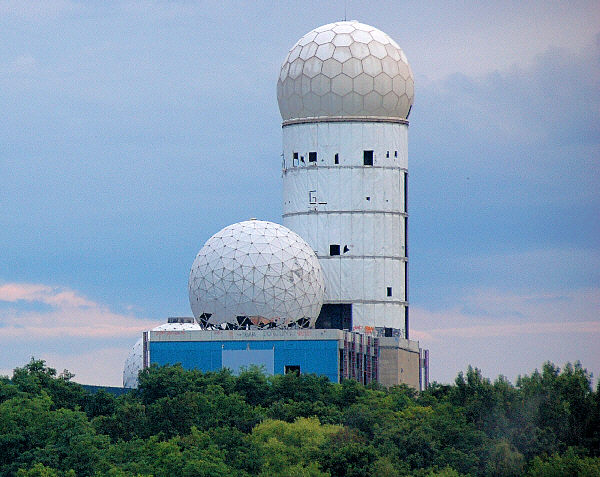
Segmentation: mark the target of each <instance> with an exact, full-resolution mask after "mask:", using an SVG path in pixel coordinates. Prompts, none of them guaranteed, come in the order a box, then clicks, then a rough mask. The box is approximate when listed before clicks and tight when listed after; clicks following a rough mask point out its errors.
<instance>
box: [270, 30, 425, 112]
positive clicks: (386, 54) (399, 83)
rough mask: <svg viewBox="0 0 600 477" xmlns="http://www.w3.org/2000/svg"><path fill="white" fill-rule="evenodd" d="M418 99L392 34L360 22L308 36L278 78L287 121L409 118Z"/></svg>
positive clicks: (286, 62)
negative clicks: (415, 99)
mask: <svg viewBox="0 0 600 477" xmlns="http://www.w3.org/2000/svg"><path fill="white" fill-rule="evenodd" d="M413 99H414V79H413V74H412V71H411V69H410V66H409V64H408V60H407V59H406V56H405V55H404V52H403V51H402V49H401V48H400V47H399V46H398V44H397V43H396V42H395V41H394V40H392V39H391V38H390V37H389V36H388V35H386V34H385V33H383V32H382V31H380V30H378V29H377V28H374V27H372V26H369V25H365V24H363V23H359V22H357V21H344V22H337V23H330V24H328V25H324V26H322V27H319V28H316V29H315V30H313V31H311V32H309V33H307V34H306V35H304V36H303V37H302V38H300V40H298V42H297V43H296V44H295V45H294V46H293V47H292V49H291V50H290V52H289V53H288V55H287V57H286V59H285V61H284V62H283V65H282V66H281V72H280V74H279V81H278V82H277V101H278V102H279V111H280V112H281V117H282V118H283V120H284V121H285V120H289V119H302V118H310V117H347V116H357V117H364V116H374V117H385V118H395V119H406V118H408V115H409V113H410V108H411V106H412V104H413Z"/></svg>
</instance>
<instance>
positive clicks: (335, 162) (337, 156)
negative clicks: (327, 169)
mask: <svg viewBox="0 0 600 477" xmlns="http://www.w3.org/2000/svg"><path fill="white" fill-rule="evenodd" d="M333 163H334V164H339V163H340V155H339V154H338V153H336V154H335V156H333Z"/></svg>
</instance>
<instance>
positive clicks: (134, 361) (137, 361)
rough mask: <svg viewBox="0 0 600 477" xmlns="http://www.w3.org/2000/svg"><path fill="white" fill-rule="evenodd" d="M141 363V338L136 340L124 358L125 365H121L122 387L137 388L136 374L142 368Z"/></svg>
mask: <svg viewBox="0 0 600 477" xmlns="http://www.w3.org/2000/svg"><path fill="white" fill-rule="evenodd" d="M142 365H143V343H142V338H140V339H139V340H137V341H136V342H135V344H134V345H133V348H131V351H130V352H129V356H127V359H126V360H125V366H124V367H123V387H124V388H130V389H132V388H137V387H138V374H139V372H140V371H141V369H142Z"/></svg>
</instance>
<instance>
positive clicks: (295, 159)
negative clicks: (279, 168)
mask: <svg viewBox="0 0 600 477" xmlns="http://www.w3.org/2000/svg"><path fill="white" fill-rule="evenodd" d="M292 166H293V167H297V166H298V153H297V152H295V153H294V155H293V156H292Z"/></svg>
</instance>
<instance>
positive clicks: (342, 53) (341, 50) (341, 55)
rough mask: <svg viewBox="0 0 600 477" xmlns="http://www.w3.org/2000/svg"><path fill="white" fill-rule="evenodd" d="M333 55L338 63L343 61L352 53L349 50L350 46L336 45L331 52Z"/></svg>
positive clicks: (350, 56)
mask: <svg viewBox="0 0 600 477" xmlns="http://www.w3.org/2000/svg"><path fill="white" fill-rule="evenodd" d="M333 57H334V58H335V59H336V60H338V61H339V62H340V63H343V62H344V61H347V60H349V59H350V58H352V53H351V52H350V48H348V47H347V46H337V47H336V48H335V51H334V52H333Z"/></svg>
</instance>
